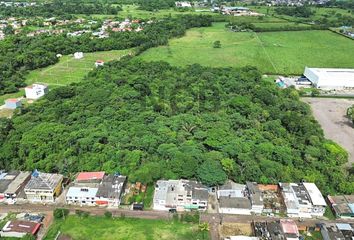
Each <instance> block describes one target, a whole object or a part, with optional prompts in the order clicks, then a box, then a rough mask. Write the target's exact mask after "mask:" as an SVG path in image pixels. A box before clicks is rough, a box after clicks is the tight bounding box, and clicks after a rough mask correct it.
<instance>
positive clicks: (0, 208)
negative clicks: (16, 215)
mask: <svg viewBox="0 0 354 240" xmlns="http://www.w3.org/2000/svg"><path fill="white" fill-rule="evenodd" d="M57 207H60V206H56V205H37V204H23V205H0V213H8V212H33V213H37V212H40V213H52V211H53V210H54V209H55V208H57ZM63 207H65V208H68V209H69V210H70V212H71V213H75V210H77V209H78V210H82V211H88V212H90V213H91V214H92V215H103V214H104V213H105V212H106V211H110V212H112V214H113V216H115V217H119V216H122V215H124V216H126V217H133V218H144V219H166V220H167V219H171V218H172V214H170V213H168V212H164V211H154V210H146V211H133V210H127V209H107V208H100V207H77V206H63ZM278 219H279V217H266V216H250V215H228V214H219V213H202V214H201V218H200V221H201V222H208V223H209V226H210V235H211V239H212V240H218V239H220V235H219V226H220V225H221V224H222V223H224V222H232V223H251V222H253V221H258V222H265V221H275V220H278ZM293 220H295V221H296V219H293ZM332 222H336V223H339V222H349V223H354V220H350V219H338V220H336V221H333V220H325V219H304V221H301V222H299V221H297V224H298V225H299V226H313V225H315V224H316V223H332Z"/></svg>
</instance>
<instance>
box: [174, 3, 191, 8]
mask: <svg viewBox="0 0 354 240" xmlns="http://www.w3.org/2000/svg"><path fill="white" fill-rule="evenodd" d="M175 5H176V7H180V8H191V7H192V4H191V3H190V2H175Z"/></svg>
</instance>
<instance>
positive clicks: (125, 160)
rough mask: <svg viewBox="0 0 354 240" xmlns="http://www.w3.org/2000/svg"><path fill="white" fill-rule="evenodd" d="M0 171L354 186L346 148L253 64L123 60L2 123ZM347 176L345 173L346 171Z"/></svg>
mask: <svg viewBox="0 0 354 240" xmlns="http://www.w3.org/2000/svg"><path fill="white" fill-rule="evenodd" d="M0 143H1V144H0V146H1V147H0V152H1V155H0V168H6V169H35V168H38V169H40V170H43V171H48V172H61V173H64V174H69V173H73V172H77V171H85V170H86V171H92V170H104V171H107V172H120V173H122V174H125V175H128V176H129V178H130V180H131V181H135V180H139V181H142V182H145V183H151V182H152V181H154V180H157V179H160V178H188V179H189V178H195V179H199V180H202V181H203V182H204V183H206V184H208V185H213V184H221V183H223V182H224V180H225V179H226V178H227V177H229V178H231V179H233V180H235V181H237V182H244V181H246V180H248V181H257V182H261V183H273V182H278V181H283V182H287V181H300V180H302V179H305V180H308V181H314V182H316V184H318V185H319V186H320V188H321V189H322V191H323V192H324V193H330V192H335V191H337V192H345V193H351V192H353V191H354V189H353V188H354V181H353V180H354V179H349V177H348V176H347V173H346V172H344V170H343V169H342V167H341V165H342V164H343V163H345V162H346V161H347V157H348V156H347V153H346V152H345V151H344V150H343V149H342V148H341V147H339V146H338V145H337V144H335V143H334V142H332V141H329V140H326V139H324V136H323V132H322V130H321V127H320V126H319V124H318V123H317V122H316V121H315V120H314V118H313V117H312V115H311V111H310V108H309V106H308V105H307V104H305V103H302V102H301V101H299V95H298V92H297V91H296V90H294V89H291V88H288V89H284V90H279V89H277V88H276V86H275V85H274V84H272V83H269V82H265V81H261V74H260V72H259V71H258V70H256V69H255V68H253V67H245V68H242V69H233V68H225V69H220V68H207V67H201V66H199V65H192V66H189V67H186V68H177V67H172V66H170V65H168V64H167V63H164V62H155V63H146V62H140V61H138V60H136V59H130V58H128V57H126V58H125V59H123V60H121V61H119V62H118V61H116V62H112V63H109V64H107V65H105V67H103V68H99V69H97V70H94V71H93V72H90V73H89V75H88V77H86V78H85V79H84V80H83V82H81V83H77V84H74V85H71V86H67V87H61V88H58V89H54V90H52V91H51V92H50V93H49V94H47V96H46V97H45V98H44V99H42V100H40V101H38V102H37V103H36V104H33V105H31V106H29V107H28V108H25V109H21V110H20V112H19V113H17V114H16V115H15V116H14V117H13V118H12V119H11V120H9V119H1V121H0ZM351 178H353V175H352V176H351Z"/></svg>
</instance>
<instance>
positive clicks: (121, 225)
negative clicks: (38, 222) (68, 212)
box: [45, 216, 209, 240]
mask: <svg viewBox="0 0 354 240" xmlns="http://www.w3.org/2000/svg"><path fill="white" fill-rule="evenodd" d="M58 231H60V232H61V233H63V234H65V235H69V236H70V237H71V238H72V239H73V240H81V239H82V240H91V239H92V240H93V239H94V240H120V239H121V240H123V239H124V240H137V239H139V240H155V239H160V240H164V239H166V240H186V239H188V240H193V239H195V240H196V239H199V240H202V239H205V240H207V239H209V236H208V233H205V234H204V235H205V236H204V238H203V233H201V232H200V231H199V230H198V226H197V225H195V224H187V223H180V222H172V221H163V220H145V219H133V218H124V219H121V218H117V219H107V218H104V217H88V218H79V217H77V216H69V217H68V218H67V219H66V220H65V221H57V222H55V223H54V224H53V225H52V227H51V228H50V229H49V231H48V234H47V236H46V237H45V240H53V239H54V238H55V236H56V235H57V232H58Z"/></svg>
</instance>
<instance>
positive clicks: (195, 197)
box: [153, 180, 209, 211]
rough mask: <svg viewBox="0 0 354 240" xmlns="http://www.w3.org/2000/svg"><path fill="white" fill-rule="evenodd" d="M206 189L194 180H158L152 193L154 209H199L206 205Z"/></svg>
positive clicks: (205, 207)
mask: <svg viewBox="0 0 354 240" xmlns="http://www.w3.org/2000/svg"><path fill="white" fill-rule="evenodd" d="M208 197H209V193H208V189H207V187H205V186H204V185H202V184H201V183H199V182H196V181H190V180H159V181H157V182H156V186H155V193H154V206H153V208H154V210H169V209H176V210H177V211H185V210H193V209H195V210H200V211H204V210H206V209H207V206H208Z"/></svg>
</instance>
